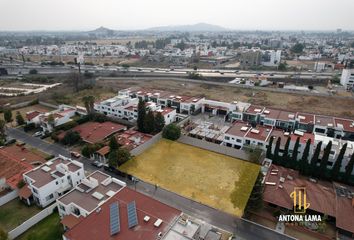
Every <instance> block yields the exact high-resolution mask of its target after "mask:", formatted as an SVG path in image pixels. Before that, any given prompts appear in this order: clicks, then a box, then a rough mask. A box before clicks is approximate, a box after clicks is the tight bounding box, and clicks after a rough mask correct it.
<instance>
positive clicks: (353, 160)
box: [343, 153, 354, 183]
mask: <svg viewBox="0 0 354 240" xmlns="http://www.w3.org/2000/svg"><path fill="white" fill-rule="evenodd" d="M353 167H354V153H353V154H352V156H351V158H350V160H349V162H348V164H347V166H346V167H345V174H344V177H343V180H344V181H345V182H346V183H349V180H350V177H351V176H352V172H353Z"/></svg>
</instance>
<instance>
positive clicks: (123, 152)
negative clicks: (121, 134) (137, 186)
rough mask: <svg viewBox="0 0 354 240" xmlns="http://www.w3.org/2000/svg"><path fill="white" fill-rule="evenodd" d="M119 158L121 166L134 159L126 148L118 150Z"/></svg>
mask: <svg viewBox="0 0 354 240" xmlns="http://www.w3.org/2000/svg"><path fill="white" fill-rule="evenodd" d="M117 157H118V165H119V166H120V165H122V164H124V163H126V162H127V161H129V160H130V159H131V158H132V156H131V155H130V152H129V151H128V149H126V148H124V147H121V148H119V149H118V150H117Z"/></svg>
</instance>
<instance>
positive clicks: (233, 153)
mask: <svg viewBox="0 0 354 240" xmlns="http://www.w3.org/2000/svg"><path fill="white" fill-rule="evenodd" d="M177 141H178V142H180V143H184V144H188V145H192V146H194V147H198V148H202V149H205V150H209V151H213V152H216V153H220V154H224V155H227V156H230V157H234V158H239V159H242V160H245V161H250V157H249V154H248V153H247V152H245V151H243V150H239V149H235V148H231V147H226V146H222V145H218V144H215V143H211V142H207V141H204V140H200V139H197V138H192V137H188V136H185V135H182V136H181V137H180V138H179V139H178V140H177Z"/></svg>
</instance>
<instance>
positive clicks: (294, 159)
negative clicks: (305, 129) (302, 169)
mask: <svg viewBox="0 0 354 240" xmlns="http://www.w3.org/2000/svg"><path fill="white" fill-rule="evenodd" d="M299 146H300V137H297V139H296V142H295V145H294V149H293V155H292V157H291V162H290V168H292V169H296V170H298V169H299V166H298V164H297V156H298V154H299Z"/></svg>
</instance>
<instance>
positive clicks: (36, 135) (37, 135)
mask: <svg viewBox="0 0 354 240" xmlns="http://www.w3.org/2000/svg"><path fill="white" fill-rule="evenodd" d="M42 135H43V133H42V132H41V131H39V132H35V133H33V135H32V136H33V137H40V136H42Z"/></svg>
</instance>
